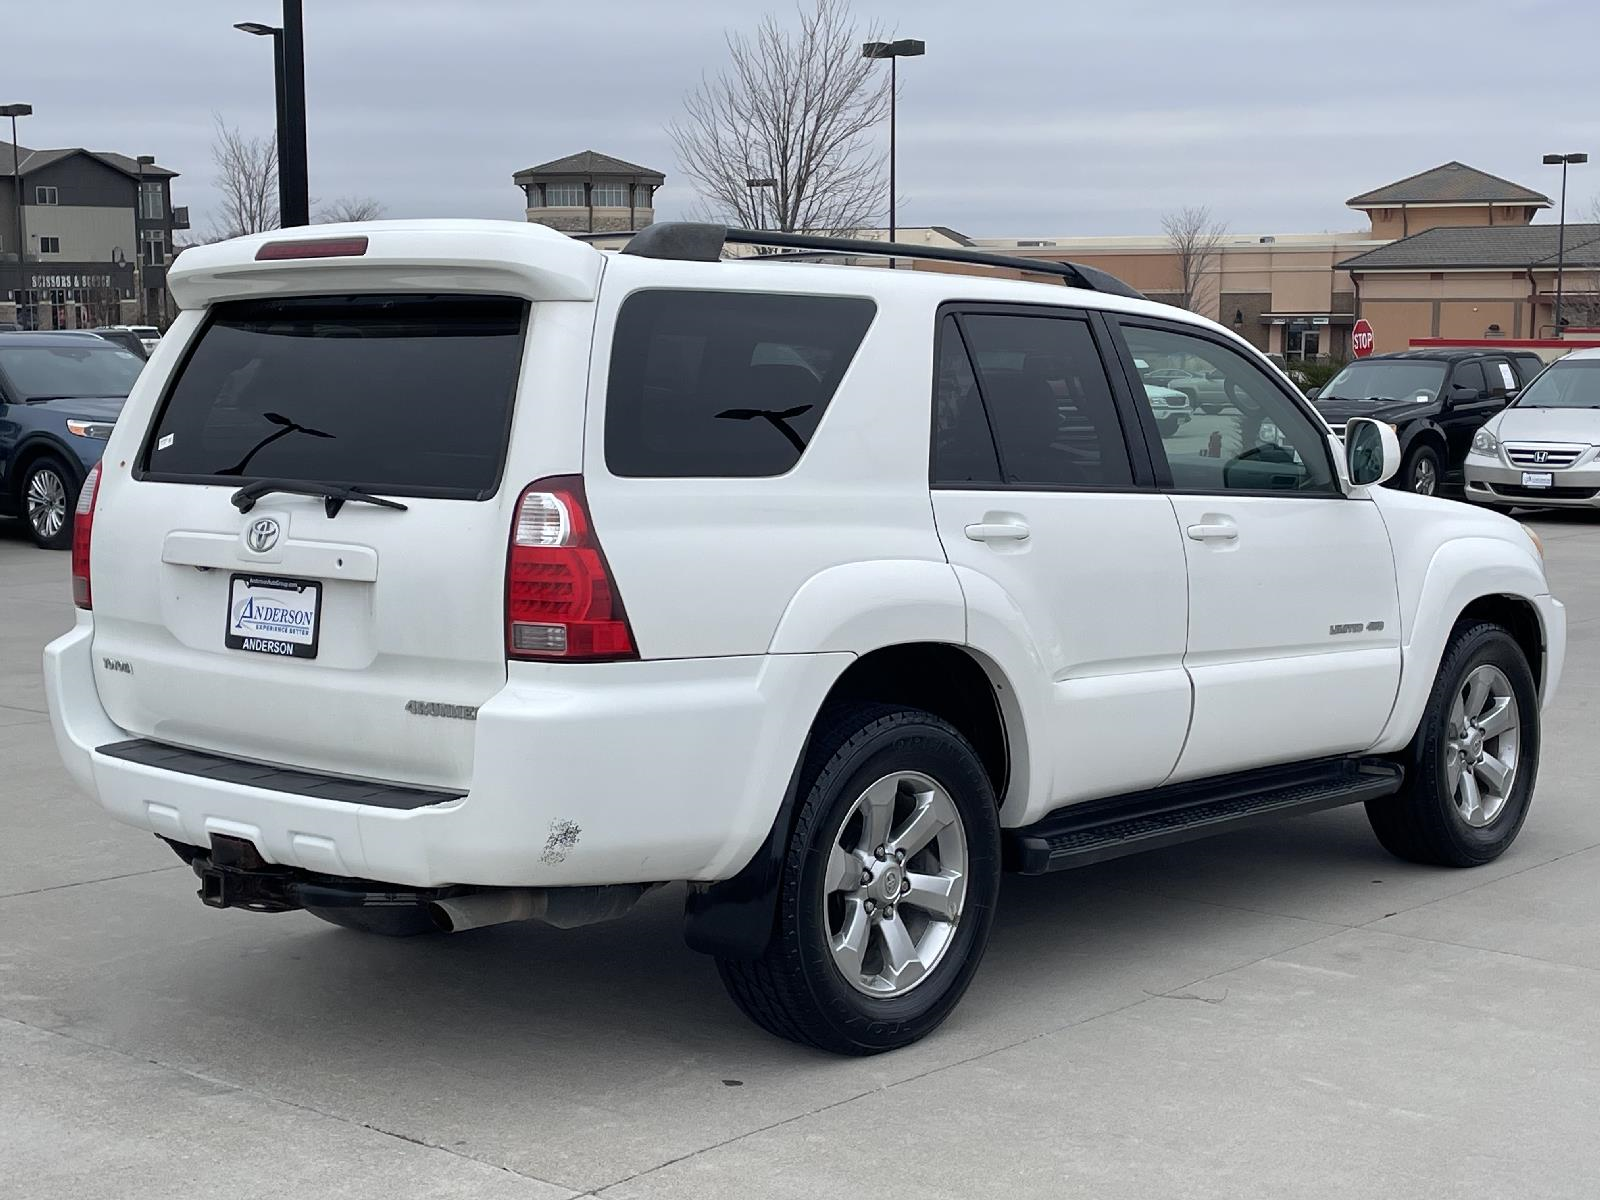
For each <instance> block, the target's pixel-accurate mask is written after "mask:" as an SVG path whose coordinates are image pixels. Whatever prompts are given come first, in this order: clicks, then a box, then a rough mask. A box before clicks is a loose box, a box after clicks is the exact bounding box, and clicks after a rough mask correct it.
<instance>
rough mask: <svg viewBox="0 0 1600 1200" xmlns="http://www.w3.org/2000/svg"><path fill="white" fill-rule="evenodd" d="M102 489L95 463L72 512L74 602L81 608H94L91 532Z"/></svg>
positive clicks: (98, 465) (97, 464)
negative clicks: (91, 589)
mask: <svg viewBox="0 0 1600 1200" xmlns="http://www.w3.org/2000/svg"><path fill="white" fill-rule="evenodd" d="M99 490H100V464H99V463H95V465H94V466H93V467H91V468H90V470H89V475H88V478H86V479H85V480H84V481H83V490H82V491H80V492H79V493H78V507H77V508H76V509H74V510H73V514H72V602H73V603H74V604H76V605H77V606H78V607H79V608H93V607H94V596H93V595H92V594H91V593H90V591H89V534H90V533H91V532H92V531H93V529H94V495H95V493H96V492H97V491H99Z"/></svg>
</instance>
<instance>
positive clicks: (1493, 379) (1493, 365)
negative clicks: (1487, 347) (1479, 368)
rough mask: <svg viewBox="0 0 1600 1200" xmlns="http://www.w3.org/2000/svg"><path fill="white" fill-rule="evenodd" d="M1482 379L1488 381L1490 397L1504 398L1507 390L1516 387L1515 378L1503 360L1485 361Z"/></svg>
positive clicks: (1508, 364)
mask: <svg viewBox="0 0 1600 1200" xmlns="http://www.w3.org/2000/svg"><path fill="white" fill-rule="evenodd" d="M1483 377H1484V378H1485V379H1486V380H1488V383H1489V395H1491V396H1496V397H1498V396H1504V395H1505V394H1506V390H1507V389H1508V388H1509V389H1514V388H1516V386H1517V377H1516V375H1514V374H1513V373H1512V371H1511V364H1510V363H1508V362H1506V360H1505V359H1503V358H1490V359H1485V360H1484V363H1483Z"/></svg>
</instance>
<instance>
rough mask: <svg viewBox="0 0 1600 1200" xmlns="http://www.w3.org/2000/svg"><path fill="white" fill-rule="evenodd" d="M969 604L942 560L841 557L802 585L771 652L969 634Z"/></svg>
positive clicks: (955, 639)
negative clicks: (851, 559)
mask: <svg viewBox="0 0 1600 1200" xmlns="http://www.w3.org/2000/svg"><path fill="white" fill-rule="evenodd" d="M966 633H967V618H966V603H965V600H964V599H963V597H962V595H961V586H960V584H958V583H957V582H956V576H955V571H954V570H953V569H952V568H951V566H950V564H949V563H947V562H945V561H944V560H942V559H939V560H933V559H888V560H883V561H877V562H852V563H841V564H839V565H837V566H833V567H828V568H827V569H825V570H822V571H818V572H817V573H816V574H815V575H813V576H811V577H810V578H809V579H807V580H806V581H805V582H804V583H802V584H801V585H800V587H799V588H798V589H796V591H795V594H794V595H793V596H792V597H790V599H789V604H788V607H786V608H785V609H784V612H783V615H782V616H781V617H780V618H779V619H778V625H777V628H776V629H775V630H774V631H773V634H772V641H771V642H770V644H769V645H768V647H767V653H768V654H815V653H819V652H827V651H839V650H843V651H848V652H849V653H852V654H868V653H870V652H871V651H873V650H877V649H880V648H882V647H884V646H894V645H899V644H902V643H905V642H950V643H960V642H963V641H965V640H966Z"/></svg>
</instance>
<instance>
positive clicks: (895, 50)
mask: <svg viewBox="0 0 1600 1200" xmlns="http://www.w3.org/2000/svg"><path fill="white" fill-rule="evenodd" d="M927 52H928V44H927V43H926V42H919V41H916V40H915V39H913V38H901V39H900V40H899V41H897V42H867V43H866V44H865V45H863V46H862V47H861V57H862V58H887V59H888V60H889V240H890V241H891V242H892V241H894V239H895V99H896V93H897V92H898V91H899V90H900V89H899V83H900V76H899V72H898V71H897V70H896V60H898V59H901V58H917V57H920V56H921V55H923V54H926V53H927ZM894 265H895V262H894V259H893V258H891V259H890V260H889V266H890V267H893V266H894Z"/></svg>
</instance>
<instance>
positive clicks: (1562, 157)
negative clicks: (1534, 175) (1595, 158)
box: [1544, 154, 1589, 337]
mask: <svg viewBox="0 0 1600 1200" xmlns="http://www.w3.org/2000/svg"><path fill="white" fill-rule="evenodd" d="M1588 161H1589V156H1588V155H1587V154H1546V155H1545V156H1544V165H1545V166H1547V167H1553V166H1556V165H1557V164H1559V165H1560V167H1561V217H1560V225H1559V227H1558V229H1557V231H1556V337H1560V336H1561V300H1562V282H1563V276H1564V275H1565V268H1566V258H1567V166H1568V165H1569V164H1573V165H1576V164H1578V163H1586V162H1588Z"/></svg>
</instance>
